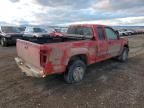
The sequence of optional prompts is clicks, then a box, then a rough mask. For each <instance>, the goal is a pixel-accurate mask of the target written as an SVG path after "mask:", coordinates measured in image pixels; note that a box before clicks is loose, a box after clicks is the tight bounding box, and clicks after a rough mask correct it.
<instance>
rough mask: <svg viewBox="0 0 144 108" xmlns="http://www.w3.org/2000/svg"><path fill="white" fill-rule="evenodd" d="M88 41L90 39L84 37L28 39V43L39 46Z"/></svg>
mask: <svg viewBox="0 0 144 108" xmlns="http://www.w3.org/2000/svg"><path fill="white" fill-rule="evenodd" d="M86 39H89V38H86V37H84V36H83V35H68V36H62V37H47V38H39V39H28V40H27V41H30V42H33V43H37V44H47V43H60V42H70V41H80V40H86Z"/></svg>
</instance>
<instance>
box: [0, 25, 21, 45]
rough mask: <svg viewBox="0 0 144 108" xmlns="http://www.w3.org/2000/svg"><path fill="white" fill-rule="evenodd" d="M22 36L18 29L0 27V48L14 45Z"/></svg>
mask: <svg viewBox="0 0 144 108" xmlns="http://www.w3.org/2000/svg"><path fill="white" fill-rule="evenodd" d="M22 36H23V34H22V33H21V31H20V30H19V28H18V27H14V26H1V27H0V44H1V46H8V45H10V44H15V43H16V39H22Z"/></svg>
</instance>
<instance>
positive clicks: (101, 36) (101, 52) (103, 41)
mask: <svg viewBox="0 0 144 108" xmlns="http://www.w3.org/2000/svg"><path fill="white" fill-rule="evenodd" d="M96 31H97V35H98V36H97V37H98V41H97V42H98V48H97V50H98V51H97V57H98V58H101V57H102V58H105V57H106V56H107V54H108V52H107V51H108V41H107V38H106V36H105V31H104V27H103V26H98V27H97V28H96Z"/></svg>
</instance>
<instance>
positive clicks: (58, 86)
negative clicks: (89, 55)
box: [0, 47, 144, 108]
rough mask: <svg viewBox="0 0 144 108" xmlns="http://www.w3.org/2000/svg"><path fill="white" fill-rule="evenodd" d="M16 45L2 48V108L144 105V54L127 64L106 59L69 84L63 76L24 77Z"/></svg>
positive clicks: (140, 107)
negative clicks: (18, 61) (77, 80)
mask: <svg viewBox="0 0 144 108" xmlns="http://www.w3.org/2000/svg"><path fill="white" fill-rule="evenodd" d="M15 56H16V51H15V47H8V48H2V47H0V108H143V107H144V83H143V81H144V68H143V66H144V54H141V55H138V56H135V57H133V58H130V59H129V60H128V62H126V63H120V62H118V61H116V60H113V59H112V60H107V61H104V62H101V63H97V64H93V65H91V66H89V67H88V69H87V73H86V75H85V79H84V80H83V81H82V82H81V83H79V84H75V85H69V84H66V83H65V82H64V81H63V78H62V76H61V75H52V76H48V77H46V78H44V79H38V78H31V77H26V76H24V75H23V74H22V73H21V71H20V70H19V68H18V67H17V65H16V64H15V61H14V57H15Z"/></svg>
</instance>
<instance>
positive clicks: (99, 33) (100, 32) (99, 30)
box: [97, 27, 105, 40]
mask: <svg viewBox="0 0 144 108" xmlns="http://www.w3.org/2000/svg"><path fill="white" fill-rule="evenodd" d="M97 32H98V37H99V40H105V34H104V31H103V28H102V27H98V28H97Z"/></svg>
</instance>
